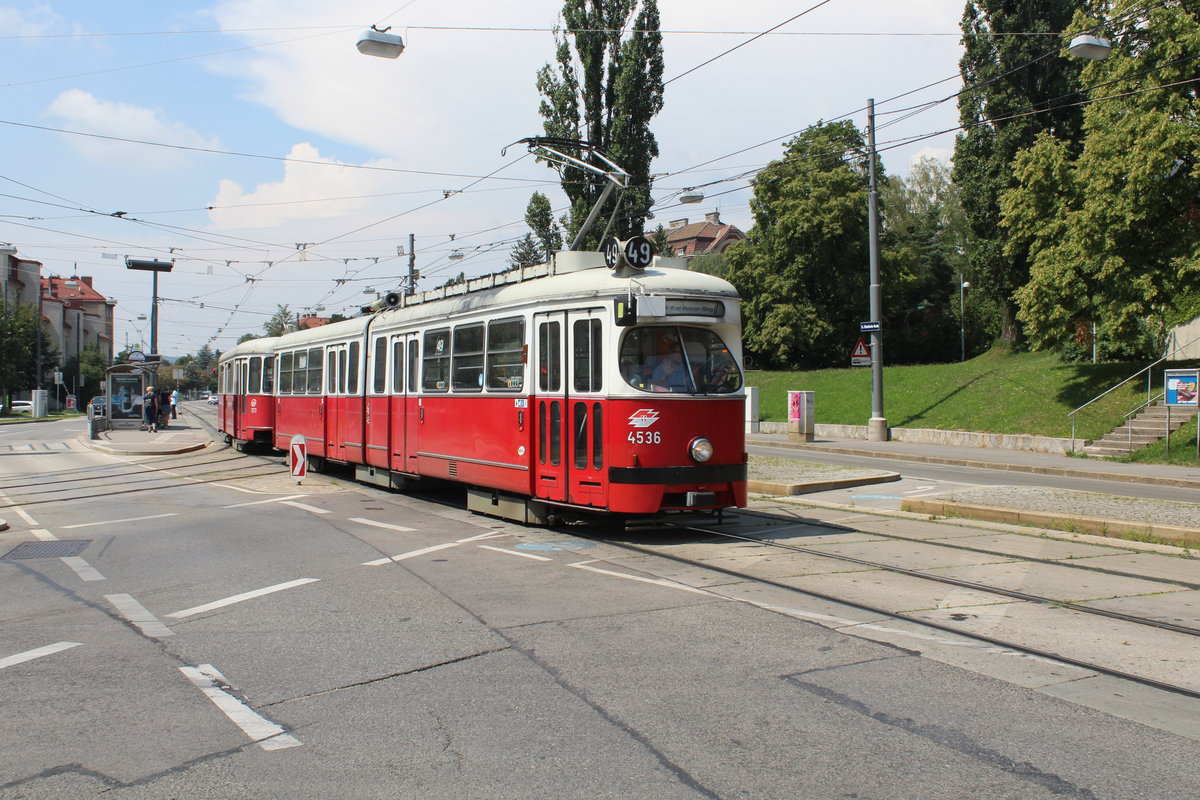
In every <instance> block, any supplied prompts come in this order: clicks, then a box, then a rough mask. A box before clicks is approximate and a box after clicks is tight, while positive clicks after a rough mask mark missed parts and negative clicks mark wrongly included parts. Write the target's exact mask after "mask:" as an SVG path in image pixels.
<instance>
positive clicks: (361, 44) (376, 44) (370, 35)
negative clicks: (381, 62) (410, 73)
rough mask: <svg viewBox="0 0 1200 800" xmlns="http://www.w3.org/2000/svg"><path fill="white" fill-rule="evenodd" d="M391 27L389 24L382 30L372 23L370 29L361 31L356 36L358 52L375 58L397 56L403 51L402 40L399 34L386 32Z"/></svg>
mask: <svg viewBox="0 0 1200 800" xmlns="http://www.w3.org/2000/svg"><path fill="white" fill-rule="evenodd" d="M391 29H392V27H391V26H390V25H389V26H388V27H386V28H384V29H383V30H379V28H376V27H375V26H374V25H372V26H371V30H369V31H363V34H362V36H360V37H359V38H358V52H360V53H362V54H363V55H364V56H376V57H377V58H399V57H400V54H401V53H403V52H404V40H403V39H401V38H400V35H399V34H396V33H388V31H390V30H391Z"/></svg>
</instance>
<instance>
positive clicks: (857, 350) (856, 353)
mask: <svg viewBox="0 0 1200 800" xmlns="http://www.w3.org/2000/svg"><path fill="white" fill-rule="evenodd" d="M850 357H851V358H870V357H871V350H870V348H868V347H867V343H866V342H864V341H863V340H862V339H859V340H858V344H856V345H854V349H853V350H851V351H850Z"/></svg>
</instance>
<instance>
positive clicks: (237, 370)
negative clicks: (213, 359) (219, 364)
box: [233, 361, 242, 395]
mask: <svg viewBox="0 0 1200 800" xmlns="http://www.w3.org/2000/svg"><path fill="white" fill-rule="evenodd" d="M233 393H234V394H237V395H240V394H241V393H242V362H241V361H235V362H233Z"/></svg>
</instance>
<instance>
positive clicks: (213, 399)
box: [208, 394, 220, 406]
mask: <svg viewBox="0 0 1200 800" xmlns="http://www.w3.org/2000/svg"><path fill="white" fill-rule="evenodd" d="M219 401H220V398H219V397H217V396H216V395H215V394H210V395H209V396H208V404H209V405H210V406H215V405H216V404H217V403H218V402H219Z"/></svg>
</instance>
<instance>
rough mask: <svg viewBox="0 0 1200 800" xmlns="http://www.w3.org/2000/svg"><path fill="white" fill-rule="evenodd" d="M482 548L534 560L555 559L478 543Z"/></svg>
mask: <svg viewBox="0 0 1200 800" xmlns="http://www.w3.org/2000/svg"><path fill="white" fill-rule="evenodd" d="M476 546H477V547H479V548H480V549H482V550H491V551H492V552H493V553H506V554H508V555H510V556H520V557H521V558H530V559H533V560H534V561H553V560H554V559H552V558H546V557H545V556H535V555H534V554H533V553H522V552H521V551H520V550H505V549H504V548H503V547H492V546H491V545H486V544H481V545H476Z"/></svg>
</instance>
